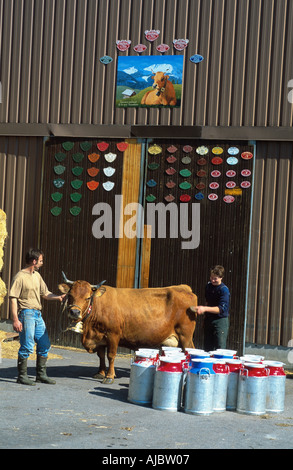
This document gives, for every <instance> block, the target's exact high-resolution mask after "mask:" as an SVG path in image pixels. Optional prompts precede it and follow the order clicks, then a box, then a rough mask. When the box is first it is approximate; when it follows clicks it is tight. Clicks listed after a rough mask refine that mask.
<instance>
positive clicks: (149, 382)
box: [128, 349, 157, 405]
mask: <svg viewBox="0 0 293 470" xmlns="http://www.w3.org/2000/svg"><path fill="white" fill-rule="evenodd" d="M156 363H157V352H156V351H154V350H150V351H147V350H146V349H144V350H141V351H137V352H136V355H135V359H134V362H132V364H131V368H130V380H129V390H128V401H130V402H132V403H136V404H139V405H149V404H151V403H152V398H153V386H154V378H155V371H156Z"/></svg>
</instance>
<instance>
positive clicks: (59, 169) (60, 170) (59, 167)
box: [54, 165, 66, 175]
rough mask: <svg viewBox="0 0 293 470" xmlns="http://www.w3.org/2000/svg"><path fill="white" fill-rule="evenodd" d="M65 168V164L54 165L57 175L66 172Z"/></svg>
mask: <svg viewBox="0 0 293 470" xmlns="http://www.w3.org/2000/svg"><path fill="white" fill-rule="evenodd" d="M65 169H66V168H65V166H63V165H55V166H54V173H56V175H62V173H64V171H65Z"/></svg>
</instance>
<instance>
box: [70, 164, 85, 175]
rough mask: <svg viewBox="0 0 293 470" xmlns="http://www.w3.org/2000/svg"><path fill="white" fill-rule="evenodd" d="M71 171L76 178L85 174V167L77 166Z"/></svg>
mask: <svg viewBox="0 0 293 470" xmlns="http://www.w3.org/2000/svg"><path fill="white" fill-rule="evenodd" d="M71 171H72V173H73V174H74V176H80V175H81V174H82V172H83V167H82V166H75V167H74V168H72V170H71Z"/></svg>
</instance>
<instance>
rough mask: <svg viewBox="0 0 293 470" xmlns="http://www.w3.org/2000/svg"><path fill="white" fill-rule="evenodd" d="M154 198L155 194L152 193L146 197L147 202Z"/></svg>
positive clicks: (152, 200)
mask: <svg viewBox="0 0 293 470" xmlns="http://www.w3.org/2000/svg"><path fill="white" fill-rule="evenodd" d="M156 199H157V198H156V196H154V195H153V194H149V195H148V196H147V197H146V200H147V202H154V201H155V200H156Z"/></svg>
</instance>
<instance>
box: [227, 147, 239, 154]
mask: <svg viewBox="0 0 293 470" xmlns="http://www.w3.org/2000/svg"><path fill="white" fill-rule="evenodd" d="M238 153H239V149H238V148H237V147H229V148H228V154H229V155H238Z"/></svg>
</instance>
